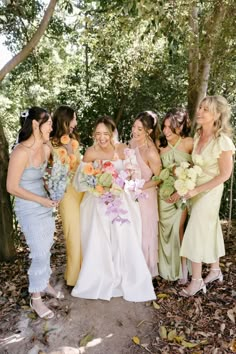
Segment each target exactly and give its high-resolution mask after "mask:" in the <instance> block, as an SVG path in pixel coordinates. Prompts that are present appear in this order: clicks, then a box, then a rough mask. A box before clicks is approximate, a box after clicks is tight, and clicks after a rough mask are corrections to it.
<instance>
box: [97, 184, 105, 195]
mask: <svg viewBox="0 0 236 354" xmlns="http://www.w3.org/2000/svg"><path fill="white" fill-rule="evenodd" d="M95 190H96V192H98V193H100V194H102V193H103V192H104V188H103V186H100V184H98V185H96V187H95Z"/></svg>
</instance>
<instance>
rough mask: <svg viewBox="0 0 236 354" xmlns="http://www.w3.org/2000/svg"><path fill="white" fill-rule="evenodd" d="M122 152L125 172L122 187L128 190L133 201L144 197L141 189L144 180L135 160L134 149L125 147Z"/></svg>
mask: <svg viewBox="0 0 236 354" xmlns="http://www.w3.org/2000/svg"><path fill="white" fill-rule="evenodd" d="M124 154H125V160H124V167H125V173H126V174H127V177H126V179H125V185H124V189H125V190H126V191H129V193H130V194H131V196H132V198H133V199H134V200H135V201H138V200H139V199H140V198H146V194H145V193H144V192H143V189H142V188H143V185H144V183H145V180H144V179H142V178H141V170H140V167H139V165H138V163H137V160H136V155H135V151H134V150H132V149H128V148H127V149H125V150H124Z"/></svg>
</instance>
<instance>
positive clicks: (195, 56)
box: [188, 1, 199, 119]
mask: <svg viewBox="0 0 236 354" xmlns="http://www.w3.org/2000/svg"><path fill="white" fill-rule="evenodd" d="M189 12H190V14H189V26H190V29H191V33H190V41H189V64H188V111H189V116H190V118H191V119H192V118H193V117H194V114H195V112H194V106H195V101H196V97H197V94H198V90H197V89H198V87H197V84H198V64H199V63H198V61H199V25H198V12H199V9H198V5H197V1H194V2H192V3H191V5H190V11H189Z"/></svg>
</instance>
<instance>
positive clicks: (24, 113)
mask: <svg viewBox="0 0 236 354" xmlns="http://www.w3.org/2000/svg"><path fill="white" fill-rule="evenodd" d="M20 116H21V117H22V118H25V120H26V119H27V118H28V116H29V110H28V109H27V110H26V111H24V112H22V113H21V115H20Z"/></svg>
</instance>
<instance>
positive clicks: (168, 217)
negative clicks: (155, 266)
mask: <svg viewBox="0 0 236 354" xmlns="http://www.w3.org/2000/svg"><path fill="white" fill-rule="evenodd" d="M181 140H182V139H181V138H180V139H179V140H178V141H177V143H176V144H175V146H172V145H171V144H169V143H168V146H169V147H170V149H171V150H169V151H167V152H164V153H163V154H161V161H162V165H163V168H166V167H168V166H169V165H171V164H173V163H176V164H177V165H179V164H180V163H181V162H184V161H187V162H191V155H190V154H188V153H186V152H183V151H180V150H178V146H179V144H180V142H181ZM182 212H183V210H182V209H181V208H180V207H177V206H176V204H171V203H166V202H165V201H164V200H163V199H161V198H159V218H160V220H159V274H160V276H161V277H162V278H164V279H166V280H172V281H174V280H177V279H180V278H181V277H182V269H181V259H180V239H179V224H180V219H181V215H182Z"/></svg>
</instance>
